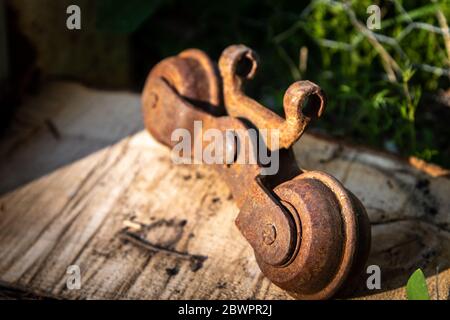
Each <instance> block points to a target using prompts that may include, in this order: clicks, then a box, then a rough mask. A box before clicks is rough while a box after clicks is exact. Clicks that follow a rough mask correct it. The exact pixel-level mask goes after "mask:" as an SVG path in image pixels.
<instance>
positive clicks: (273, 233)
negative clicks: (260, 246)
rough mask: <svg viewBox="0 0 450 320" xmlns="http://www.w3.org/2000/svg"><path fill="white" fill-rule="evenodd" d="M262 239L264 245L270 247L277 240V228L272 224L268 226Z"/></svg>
mask: <svg viewBox="0 0 450 320" xmlns="http://www.w3.org/2000/svg"><path fill="white" fill-rule="evenodd" d="M262 237H263V242H264V244H266V245H268V246H269V245H271V244H272V243H274V242H275V239H276V238H277V229H276V228H275V226H274V225H273V224H271V223H269V224H267V225H266V226H265V227H264V229H263V233H262Z"/></svg>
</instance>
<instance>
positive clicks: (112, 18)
mask: <svg viewBox="0 0 450 320" xmlns="http://www.w3.org/2000/svg"><path fill="white" fill-rule="evenodd" d="M160 4H161V1H159V0H150V1H148V0H126V1H123V0H97V8H96V10H97V11H96V15H97V21H96V24H97V28H98V29H99V30H101V31H104V32H109V33H120V34H129V33H132V32H134V31H136V30H137V29H138V28H139V26H140V25H141V24H142V23H143V22H144V21H145V20H146V19H147V18H148V17H150V16H151V15H152V13H153V12H154V11H155V10H156V9H157V8H158V6H159V5H160Z"/></svg>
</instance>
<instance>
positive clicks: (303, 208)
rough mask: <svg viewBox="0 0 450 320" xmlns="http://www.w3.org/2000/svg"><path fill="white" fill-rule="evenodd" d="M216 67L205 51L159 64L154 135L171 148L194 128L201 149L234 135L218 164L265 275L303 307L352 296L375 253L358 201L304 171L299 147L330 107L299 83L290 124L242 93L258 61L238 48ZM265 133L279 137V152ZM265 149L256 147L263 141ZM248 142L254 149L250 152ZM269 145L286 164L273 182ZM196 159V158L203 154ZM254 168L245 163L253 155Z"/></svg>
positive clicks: (147, 107) (148, 99)
mask: <svg viewBox="0 0 450 320" xmlns="http://www.w3.org/2000/svg"><path fill="white" fill-rule="evenodd" d="M218 66H219V70H220V75H219V72H218V70H217V67H216V65H215V64H214V63H213V62H212V61H211V60H210V59H209V57H208V56H207V55H206V54H205V53H203V52H202V51H200V50H196V49H189V50H186V51H183V52H182V53H180V54H179V55H177V56H175V57H169V58H166V59H164V60H163V61H161V62H160V63H159V64H157V65H156V66H155V67H154V68H153V69H152V70H151V72H150V74H149V76H148V79H147V82H146V85H145V88H144V90H143V94H142V102H143V115H144V122H145V126H146V128H147V130H148V131H149V132H150V133H151V134H152V135H153V136H154V137H155V139H157V140H158V141H159V142H161V143H163V144H165V145H166V146H168V147H173V146H174V145H175V142H174V141H172V139H171V136H172V132H174V130H175V129H180V128H182V129H186V130H188V131H189V132H190V133H191V134H192V144H191V145H192V146H194V145H195V143H200V144H202V145H203V143H204V141H203V137H202V134H199V133H197V134H196V132H195V130H194V129H195V122H196V121H201V122H202V126H203V130H206V129H210V128H214V129H218V130H220V131H221V132H223V133H224V134H229V133H230V132H231V133H233V138H232V139H227V140H226V141H227V142H226V145H225V147H224V149H223V150H217V152H223V153H224V155H225V158H226V159H228V160H227V162H226V163H223V164H213V166H214V168H215V169H216V170H217V171H218V172H219V173H220V175H221V176H222V177H223V179H224V180H225V181H226V182H227V184H228V185H229V187H230V189H231V192H232V194H233V197H234V199H235V201H236V203H237V205H238V206H239V208H240V212H239V215H238V217H237V218H236V225H237V227H238V228H239V230H240V231H241V233H242V235H243V236H244V237H245V238H246V239H247V241H248V242H249V243H250V245H251V246H252V247H253V250H254V252H255V257H256V260H257V262H258V264H259V266H260V268H261V270H262V272H263V273H264V274H265V275H266V276H267V277H268V278H269V279H270V280H271V281H272V282H273V283H275V284H276V285H278V286H279V287H281V288H283V289H285V290H287V291H289V293H291V294H292V295H293V296H295V297H297V298H301V299H325V298H330V297H332V296H335V295H337V294H339V293H340V294H342V293H345V292H346V291H348V289H349V288H350V287H353V286H354V284H355V282H357V281H358V280H357V279H358V278H359V277H360V275H361V272H362V271H363V267H364V265H365V262H366V260H367V257H368V253H369V249H370V224H369V221H368V218H367V214H366V212H365V210H364V207H363V206H362V204H361V203H360V201H359V200H358V199H357V198H356V197H355V196H354V195H353V194H352V193H351V192H350V191H348V190H347V189H345V188H344V187H343V186H342V184H341V183H339V182H338V181H337V180H336V179H335V178H333V177H332V176H330V175H328V174H326V173H324V172H320V171H309V172H305V171H302V170H301V169H300V168H299V167H298V166H297V163H296V161H295V158H294V155H293V151H292V148H291V147H292V145H293V143H294V142H296V141H297V140H298V139H299V138H300V136H301V135H302V133H303V132H304V130H305V128H306V126H307V125H308V123H309V122H310V121H311V120H312V119H315V118H318V117H320V115H321V114H322V113H323V111H324V109H325V106H326V97H325V95H324V93H323V92H322V90H321V88H320V87H319V86H318V85H316V84H314V83H312V82H310V81H298V82H295V83H293V84H292V85H291V86H290V87H289V88H288V89H287V90H286V92H285V95H284V99H283V105H284V113H285V118H282V117H280V116H279V115H277V114H276V113H274V112H272V111H271V110H269V109H267V108H266V107H264V106H263V105H261V104H260V103H258V102H257V101H255V100H253V99H252V98H250V97H248V96H247V95H246V94H245V93H244V91H243V84H244V82H245V81H246V80H249V79H252V78H253V76H254V75H255V73H256V69H257V66H258V58H257V55H256V53H255V52H254V51H253V50H251V49H250V48H248V47H246V46H244V45H233V46H230V47H228V48H227V49H225V50H224V52H223V53H222V55H221V57H220V60H219V64H218ZM251 129H253V130H254V129H256V130H257V131H258V132H261V131H262V130H266V131H267V132H268V133H275V132H276V134H277V135H278V137H279V139H278V143H274V141H272V139H269V138H267V137H270V136H272V135H271V134H268V135H259V136H257V137H256V138H255V136H253V135H251V134H250V131H251ZM255 140H258V141H255ZM246 141H252V142H253V143H250V144H247V145H246V146H247V147H246V148H243V147H242V146H243V144H244V143H245V142H246ZM261 143H262V145H263V146H264V148H266V151H267V152H277V153H278V155H279V157H278V158H279V168H280V169H279V170H278V172H277V173H275V174H272V175H267V174H266V173H267V172H266V170H265V169H266V168H265V167H264V166H263V165H262V163H261V161H260V160H261V159H260V158H259V156H258V154H259V153H258V146H259V148H261ZM192 151H193V152H191V157H192V158H193V159H194V160H200V159H197V158H198V155H196V153H195V150H192ZM255 155H256V159H257V161H256V162H255V163H250V164H249V163H242V162H240V161H237V159H239V158H240V157H244V159H246V158H248V157H250V156H255Z"/></svg>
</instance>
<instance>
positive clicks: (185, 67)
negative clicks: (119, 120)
mask: <svg viewBox="0 0 450 320" xmlns="http://www.w3.org/2000/svg"><path fill="white" fill-rule="evenodd" d="M161 82H164V84H167V85H168V87H170V89H171V90H172V91H173V93H174V94H175V95H170V94H167V93H168V91H167V88H162V85H161ZM163 89H164V90H163ZM175 96H176V97H177V98H180V99H183V101H184V102H186V103H191V104H193V105H195V107H196V108H198V109H199V110H202V111H205V112H207V113H209V114H212V115H221V114H223V113H224V111H223V107H222V105H221V100H222V98H221V88H220V78H219V77H218V71H217V68H216V65H215V64H214V63H213V62H212V61H211V60H210V58H209V57H208V56H207V55H206V54H205V53H204V52H203V51H201V50H198V49H188V50H184V51H183V52H181V53H180V54H178V55H177V56H174V57H170V58H166V59H164V60H163V61H161V62H160V63H158V64H157V65H156V66H155V67H154V68H153V69H152V70H151V72H150V73H149V75H148V77H147V81H146V83H145V86H144V90H143V94H142V111H143V117H144V123H145V127H146V128H147V130H148V131H149V132H150V133H151V134H152V135H153V137H155V138H156V139H157V140H158V141H159V142H161V143H163V144H165V145H171V140H170V137H171V134H172V132H173V130H175V129H177V128H186V129H190V128H191V127H192V126H193V122H194V120H200V119H198V117H197V115H198V114H196V115H193V113H190V112H188V113H186V114H183V113H173V112H172V108H173V106H174V105H177V101H176V100H175V99H171V98H170V97H172V98H173V97H175ZM163 99H164V100H165V101H162V100H163ZM164 106H170V107H171V108H170V110H165V109H161V108H165V107H164Z"/></svg>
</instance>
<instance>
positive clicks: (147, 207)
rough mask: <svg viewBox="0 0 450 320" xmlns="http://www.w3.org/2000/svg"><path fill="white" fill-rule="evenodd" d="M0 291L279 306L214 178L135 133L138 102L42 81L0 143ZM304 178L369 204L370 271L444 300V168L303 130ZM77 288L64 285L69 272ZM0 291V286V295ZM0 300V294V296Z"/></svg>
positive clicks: (385, 291) (375, 294)
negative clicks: (326, 178)
mask: <svg viewBox="0 0 450 320" xmlns="http://www.w3.org/2000/svg"><path fill="white" fill-rule="evenodd" d="M0 152H1V155H2V157H1V162H0V173H1V177H2V179H1V181H0V191H1V192H2V193H3V195H2V196H1V197H0V217H1V219H0V281H1V287H0V292H3V295H5V294H7V292H10V291H13V292H14V293H15V295H17V291H18V290H24V291H25V292H27V293H28V294H32V295H33V296H36V297H54V298H75V299H104V298H105V299H290V298H291V297H290V296H289V295H287V294H286V293H285V292H284V291H283V290H281V289H279V288H277V287H276V286H275V285H273V284H271V283H270V281H269V280H268V279H266V278H265V277H264V276H263V275H262V273H261V272H260V270H259V268H258V266H257V264H256V262H255V259H254V256H253V253H252V249H251V247H250V246H249V244H248V243H247V242H246V241H245V239H244V238H243V237H242V236H241V234H240V233H239V231H238V230H237V229H236V227H235V225H234V219H235V217H236V215H237V214H238V208H237V207H236V205H235V203H234V201H233V199H232V197H231V193H230V190H229V189H228V187H227V186H226V185H225V183H224V182H223V181H222V180H221V179H220V178H219V177H218V175H217V174H216V173H215V172H214V170H213V169H211V168H208V167H207V166H201V165H174V164H173V163H172V161H171V159H170V151H169V150H168V149H167V148H166V147H164V146H162V145H160V144H159V143H157V142H156V141H155V140H154V139H153V138H152V137H151V136H150V135H149V134H147V133H146V132H145V131H142V124H141V120H140V98H139V95H137V94H133V93H126V92H120V93H117V92H107V91H97V90H93V89H87V88H85V87H83V86H80V85H77V84H73V83H64V82H63V83H62V82H53V83H49V84H47V85H46V86H45V87H44V88H43V90H42V91H41V93H40V94H39V95H38V96H35V97H30V98H28V99H27V101H26V102H25V103H24V105H23V106H22V107H21V108H20V110H19V111H18V114H17V117H16V120H15V121H14V125H13V126H12V128H11V129H10V130H9V132H8V133H7V134H6V136H5V137H3V139H2V141H1V142H0ZM295 152H296V155H297V158H298V161H299V163H300V164H301V166H302V167H304V168H305V169H308V170H313V169H314V170H323V171H326V172H329V173H331V174H333V175H334V176H335V177H336V178H338V179H339V180H340V181H341V182H343V183H344V184H345V185H346V186H347V187H348V188H349V189H350V190H351V191H352V192H354V193H355V194H356V195H357V196H358V197H359V198H360V199H361V201H362V202H363V203H364V205H365V207H366V208H367V211H368V214H369V216H370V220H371V223H372V234H373V237H372V251H371V254H370V258H369V264H376V265H379V266H380V268H381V286H382V288H381V289H380V290H368V289H365V288H366V284H365V283H361V288H360V289H359V290H358V291H357V293H356V295H355V297H357V298H364V299H405V288H404V286H405V284H406V282H407V279H408V277H409V276H410V275H411V274H412V272H413V271H414V270H415V269H417V268H419V267H420V268H422V270H423V271H424V273H425V275H426V276H427V281H428V287H429V291H430V295H431V297H432V298H433V299H436V298H437V297H439V299H448V297H449V279H450V271H449V270H450V269H449V267H450V250H449V249H450V214H449V213H450V180H449V178H448V173H447V172H446V171H445V170H442V169H439V168H437V167H433V166H429V165H427V164H423V163H419V164H420V165H421V168H420V170H419V169H418V168H417V167H418V165H417V161H416V160H414V161H412V163H413V164H414V165H412V164H410V163H407V162H405V161H402V160H399V159H397V158H394V157H391V156H388V155H386V154H383V153H379V152H375V151H372V150H369V149H363V148H358V147H353V146H350V145H348V144H345V143H342V142H337V141H332V140H327V139H325V138H322V137H318V136H314V135H310V134H305V135H304V136H303V137H302V138H301V139H300V141H299V143H297V145H296V146H295ZM70 265H78V266H79V267H80V270H81V289H79V290H69V289H68V288H67V285H66V281H67V278H68V274H67V273H66V271H67V268H68V266H70ZM2 288H3V289H2ZM0 296H1V295H0Z"/></svg>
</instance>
